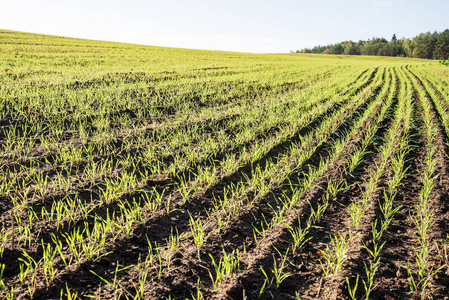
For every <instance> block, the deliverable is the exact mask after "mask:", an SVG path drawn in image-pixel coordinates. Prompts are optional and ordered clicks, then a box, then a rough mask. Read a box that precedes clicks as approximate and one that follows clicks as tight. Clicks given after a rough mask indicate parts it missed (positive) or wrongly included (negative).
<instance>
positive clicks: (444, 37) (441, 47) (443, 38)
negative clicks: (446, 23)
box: [433, 29, 449, 60]
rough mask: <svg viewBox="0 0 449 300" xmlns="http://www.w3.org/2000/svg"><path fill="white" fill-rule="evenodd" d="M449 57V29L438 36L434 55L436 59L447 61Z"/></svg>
mask: <svg viewBox="0 0 449 300" xmlns="http://www.w3.org/2000/svg"><path fill="white" fill-rule="evenodd" d="M448 57H449V29H446V30H445V31H443V32H441V33H439V34H438V37H437V41H436V43H435V50H434V53H433V58H434V59H440V60H441V59H446V58H448Z"/></svg>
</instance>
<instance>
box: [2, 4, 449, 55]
mask: <svg viewBox="0 0 449 300" xmlns="http://www.w3.org/2000/svg"><path fill="white" fill-rule="evenodd" d="M448 11H449V1H448V0H365V1H360V0H309V1H303V0H296V1H294V0H277V1H264V0H258V1H257V0H227V1H226V0H225V1H218V0H208V1H207V0H190V1H179V0H178V1H174V0H164V1H154V0H147V1H145V0H127V1H117V0H77V1H74V0H71V1H66V0H14V1H3V3H2V5H1V7H0V29H8V30H17V31H25V32H33V33H45V34H53V35H61V36H69V37H78V38H86V39H96V40H107V41H117V42H129V43H136V44H145V45H155V46H169V47H181V48H194V49H208V50H230V51H242V52H255V53H274V52H289V51H290V50H296V49H301V48H304V47H313V46H316V45H327V44H330V43H336V42H340V41H344V40H353V41H358V40H367V39H369V38H372V37H385V38H387V39H390V38H391V37H392V35H393V34H396V36H397V37H398V38H401V37H407V38H412V37H414V36H416V35H418V34H419V33H421V32H427V31H435V30H436V31H443V30H444V29H446V28H449V18H448V15H447V12H448Z"/></svg>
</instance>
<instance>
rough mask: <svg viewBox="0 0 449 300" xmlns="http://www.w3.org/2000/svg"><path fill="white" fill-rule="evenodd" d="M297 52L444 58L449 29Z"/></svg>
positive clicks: (448, 43) (318, 47)
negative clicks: (411, 36) (408, 37)
mask: <svg viewBox="0 0 449 300" xmlns="http://www.w3.org/2000/svg"><path fill="white" fill-rule="evenodd" d="M291 52H296V53H321V54H346V55H378V56H402V57H415V58H427V59H439V60H443V59H446V58H448V57H449V29H446V30H444V31H443V32H436V31H435V32H433V33H431V32H426V33H421V34H420V35H418V36H415V37H414V38H412V39H406V38H401V39H397V38H396V34H394V35H393V37H392V38H391V40H390V41H388V40H386V39H385V38H373V39H369V40H367V41H358V42H353V41H344V42H340V43H337V44H332V45H327V46H315V47H313V48H311V49H310V48H304V49H302V50H296V51H291Z"/></svg>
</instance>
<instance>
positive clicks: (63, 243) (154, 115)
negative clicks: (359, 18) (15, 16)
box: [0, 31, 449, 300]
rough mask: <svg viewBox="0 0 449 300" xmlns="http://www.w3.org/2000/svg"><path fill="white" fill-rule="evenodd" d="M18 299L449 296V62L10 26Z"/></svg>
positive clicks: (12, 237)
mask: <svg viewBox="0 0 449 300" xmlns="http://www.w3.org/2000/svg"><path fill="white" fill-rule="evenodd" d="M0 57H1V59H0V220H1V223H0V224H1V225H0V226H1V227H0V296H1V297H4V298H3V299H86V298H87V299H186V298H188V299H259V298H260V299H387V300H392V299H395V300H397V299H431V298H432V297H433V298H434V299H444V297H445V296H447V295H449V288H448V286H449V273H448V260H449V257H448V251H449V246H448V245H449V240H448V236H447V235H448V233H449V231H448V230H449V213H448V210H449V195H448V189H449V181H448V179H449V170H448V167H449V161H448V156H447V155H448V154H449V149H448V145H447V142H448V140H447V139H448V135H449V115H448V112H449V68H448V67H446V66H444V65H442V64H438V62H436V61H430V60H418V59H406V58H385V57H364V56H335V55H309V54H266V55H260V54H258V55H256V54H249V53H233V52H218V51H215V52H213V51H200V50H188V49H175V48H162V47H150V46H141V45H131V44H120V43H109V42H99V41H89V40H80V39H70V38H62V37H53V36H44V35H35V34H27V33H18V32H12V31H0Z"/></svg>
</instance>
